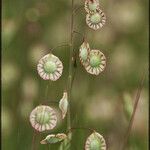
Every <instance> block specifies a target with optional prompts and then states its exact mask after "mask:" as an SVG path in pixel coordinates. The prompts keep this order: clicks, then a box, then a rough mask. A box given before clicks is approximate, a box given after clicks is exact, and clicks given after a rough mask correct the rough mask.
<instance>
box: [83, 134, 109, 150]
mask: <svg viewBox="0 0 150 150" xmlns="http://www.w3.org/2000/svg"><path fill="white" fill-rule="evenodd" d="M85 150H106V143H105V139H104V138H103V136H102V135H100V134H99V133H98V132H95V131H94V132H93V133H92V134H91V135H90V136H89V137H88V138H87V140H86V142H85Z"/></svg>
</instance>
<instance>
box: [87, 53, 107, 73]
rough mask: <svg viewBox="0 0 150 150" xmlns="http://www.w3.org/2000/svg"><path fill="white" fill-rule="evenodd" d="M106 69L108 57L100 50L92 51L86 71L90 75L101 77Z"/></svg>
mask: <svg viewBox="0 0 150 150" xmlns="http://www.w3.org/2000/svg"><path fill="white" fill-rule="evenodd" d="M105 67H106V57H105V55H104V54H103V53H102V52H101V51H99V50H91V51H90V54H89V60H88V63H86V66H85V69H86V71H87V72H88V73H90V74H93V75H99V74H100V73H101V72H102V71H103V70H104V69H105Z"/></svg>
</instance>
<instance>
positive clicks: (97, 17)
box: [86, 9, 106, 30]
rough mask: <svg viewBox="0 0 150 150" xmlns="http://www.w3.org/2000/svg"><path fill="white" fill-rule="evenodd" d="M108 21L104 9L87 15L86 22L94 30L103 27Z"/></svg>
mask: <svg viewBox="0 0 150 150" xmlns="http://www.w3.org/2000/svg"><path fill="white" fill-rule="evenodd" d="M105 23H106V16H105V14H104V13H103V11H102V10H100V9H99V11H98V12H95V13H93V14H87V15H86V24H87V25H88V26H89V27H90V28H91V29H93V30H98V29H99V28H102V27H103V26H104V25H105Z"/></svg>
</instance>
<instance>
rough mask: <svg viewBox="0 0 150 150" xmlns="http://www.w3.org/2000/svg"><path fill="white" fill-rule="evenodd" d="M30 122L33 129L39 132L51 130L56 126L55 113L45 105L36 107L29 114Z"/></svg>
mask: <svg viewBox="0 0 150 150" xmlns="http://www.w3.org/2000/svg"><path fill="white" fill-rule="evenodd" d="M30 122H31V125H32V127H33V128H34V129H36V130H37V131H39V132H42V131H45V130H51V129H53V128H54V127H55V126H56V124H57V116H56V113H55V111H54V110H53V109H52V108H51V107H49V106H45V105H40V106H37V107H36V108H35V109H33V111H32V112H31V114H30Z"/></svg>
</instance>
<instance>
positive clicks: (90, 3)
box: [84, 0, 99, 13]
mask: <svg viewBox="0 0 150 150" xmlns="http://www.w3.org/2000/svg"><path fill="white" fill-rule="evenodd" d="M84 8H85V11H86V12H87V13H93V12H96V11H97V10H98V9H99V1H98V0H85V4H84Z"/></svg>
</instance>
